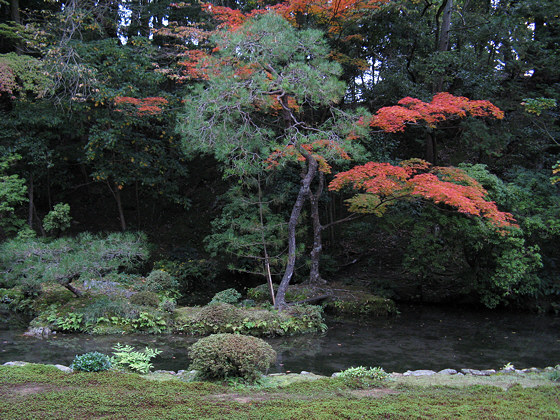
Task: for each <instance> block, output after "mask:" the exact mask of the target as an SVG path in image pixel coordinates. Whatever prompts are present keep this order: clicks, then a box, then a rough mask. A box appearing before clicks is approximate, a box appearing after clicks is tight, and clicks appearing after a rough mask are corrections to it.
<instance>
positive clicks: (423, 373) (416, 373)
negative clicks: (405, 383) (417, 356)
mask: <svg viewBox="0 0 560 420" xmlns="http://www.w3.org/2000/svg"><path fill="white" fill-rule="evenodd" d="M435 374H436V372H435V371H433V370H422V369H421V370H407V371H406V372H405V373H403V376H431V375H435Z"/></svg>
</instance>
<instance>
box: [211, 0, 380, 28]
mask: <svg viewBox="0 0 560 420" xmlns="http://www.w3.org/2000/svg"><path fill="white" fill-rule="evenodd" d="M388 2H389V0H288V1H286V2H283V3H280V4H277V5H275V6H269V7H266V8H262V9H253V10H251V11H250V12H248V13H243V12H241V11H240V10H237V9H231V8H229V7H224V6H216V5H213V4H211V3H203V4H202V9H203V10H205V11H206V12H208V13H210V14H211V15H212V16H213V17H214V18H215V19H216V20H217V21H218V22H220V23H219V25H218V27H219V28H220V29H222V28H228V29H230V30H235V29H237V28H238V27H239V26H241V25H242V24H243V23H245V22H246V21H247V19H250V18H251V17H253V16H256V15H259V14H263V13H267V12H268V11H270V10H275V11H276V12H278V13H280V14H281V15H282V16H283V17H284V18H285V19H287V20H288V21H290V22H291V23H292V24H293V25H296V26H297V19H298V17H299V16H312V17H313V18H314V19H315V20H316V21H317V22H318V23H319V24H324V25H326V26H327V27H328V32H331V33H337V34H338V33H341V32H342V31H343V29H344V27H345V26H347V25H348V24H349V23H350V22H354V21H356V20H358V19H360V18H362V17H364V16H365V13H366V12H367V11H368V10H372V9H378V8H379V7H380V6H381V5H383V4H386V3H388ZM351 36H357V35H351Z"/></svg>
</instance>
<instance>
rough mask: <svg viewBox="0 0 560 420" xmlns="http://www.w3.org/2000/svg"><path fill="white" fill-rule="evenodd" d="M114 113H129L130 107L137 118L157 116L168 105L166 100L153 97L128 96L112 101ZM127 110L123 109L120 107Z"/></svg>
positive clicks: (118, 97)
mask: <svg viewBox="0 0 560 420" xmlns="http://www.w3.org/2000/svg"><path fill="white" fill-rule="evenodd" d="M114 103H115V107H116V111H118V112H125V111H127V112H128V111H130V108H131V107H132V108H133V109H134V112H133V113H134V114H136V115H138V116H143V115H158V114H161V113H162V112H163V107H164V106H165V105H167V104H168V101H167V99H165V98H162V97H159V96H153V97H147V98H131V97H129V96H117V97H116V98H115V100H114ZM123 106H124V107H125V108H128V109H123V108H122V107H123Z"/></svg>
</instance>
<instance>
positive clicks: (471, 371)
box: [461, 369, 496, 376]
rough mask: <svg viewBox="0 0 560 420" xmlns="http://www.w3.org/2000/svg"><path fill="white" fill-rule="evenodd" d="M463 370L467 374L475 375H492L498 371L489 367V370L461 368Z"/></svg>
mask: <svg viewBox="0 0 560 420" xmlns="http://www.w3.org/2000/svg"><path fill="white" fill-rule="evenodd" d="M461 372H462V373H463V374H465V375H473V376H490V375H493V374H494V373H496V371H495V370H494V369H487V370H478V369H461Z"/></svg>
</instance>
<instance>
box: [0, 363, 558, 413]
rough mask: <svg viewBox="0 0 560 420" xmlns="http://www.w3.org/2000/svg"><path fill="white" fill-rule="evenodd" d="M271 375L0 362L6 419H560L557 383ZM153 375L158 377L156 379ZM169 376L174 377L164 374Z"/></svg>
mask: <svg viewBox="0 0 560 420" xmlns="http://www.w3.org/2000/svg"><path fill="white" fill-rule="evenodd" d="M301 378H302V377H300V380H297V381H289V380H286V379H287V378H286V377H269V378H266V379H264V380H263V381H262V382H261V383H260V384H259V385H257V386H242V385H238V384H230V385H225V384H220V383H210V382H183V381H181V380H178V379H172V380H165V381H161V380H147V379H146V377H143V376H140V375H135V374H124V373H119V372H113V371H108V372H100V373H70V374H69V373H63V372H61V371H59V370H57V369H56V368H54V367H52V366H44V365H33V364H29V365H26V366H22V367H7V366H0V413H1V418H3V419H18V420H19V419H31V418H48V419H84V418H88V419H91V418H109V419H120V418H122V419H124V418H126V419H137V418H138V419H178V418H181V419H190V418H193V419H222V418H224V419H225V418H227V419H302V418H309V419H355V418H390V419H417V418H420V419H422V418H425V419H473V418H476V419H520V418H527V419H557V418H560V387H559V386H558V384H556V383H553V382H550V381H548V382H547V381H542V383H537V382H538V381H540V379H539V378H540V377H537V376H535V377H534V378H536V379H538V381H537V382H535V383H534V385H535V386H525V385H527V384H523V383H516V382H515V381H512V382H510V383H509V384H508V385H507V386H505V387H502V386H494V385H493V384H492V383H491V382H488V383H486V384H483V385H482V384H472V383H468V382H459V381H457V382H455V383H448V384H445V385H441V384H430V383H425V381H424V382H422V381H418V378H414V379H412V378H400V379H398V380H396V381H389V382H387V383H386V385H385V386H384V387H383V388H372V389H353V388H352V387H351V386H348V385H347V384H345V383H344V382H342V381H340V380H337V379H331V378H319V379H317V378H316V377H310V378H309V379H313V380H301ZM152 379H154V378H152ZM167 379H169V378H167Z"/></svg>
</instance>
